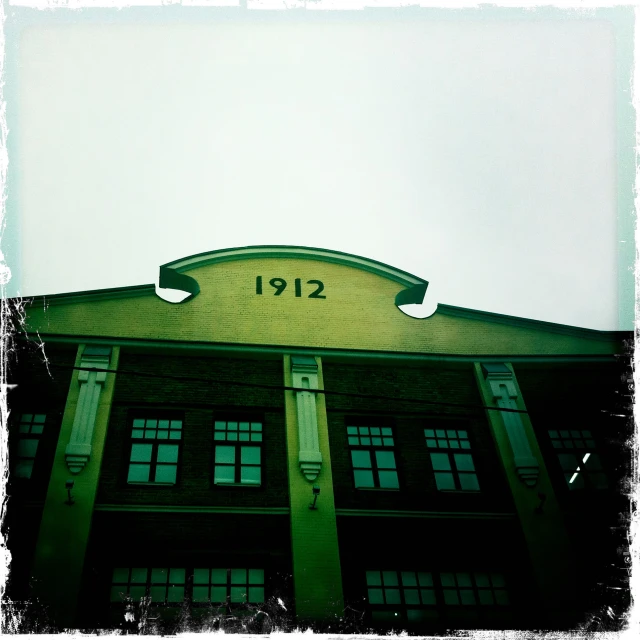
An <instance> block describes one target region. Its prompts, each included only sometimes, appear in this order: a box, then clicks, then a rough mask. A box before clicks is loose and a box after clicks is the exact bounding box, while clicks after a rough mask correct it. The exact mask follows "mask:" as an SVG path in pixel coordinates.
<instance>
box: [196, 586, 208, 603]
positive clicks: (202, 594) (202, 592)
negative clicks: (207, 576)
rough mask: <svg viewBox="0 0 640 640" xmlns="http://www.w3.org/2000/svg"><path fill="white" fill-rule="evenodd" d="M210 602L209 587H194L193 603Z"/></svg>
mask: <svg viewBox="0 0 640 640" xmlns="http://www.w3.org/2000/svg"><path fill="white" fill-rule="evenodd" d="M208 600H209V587H196V586H194V587H193V601H194V602H208Z"/></svg>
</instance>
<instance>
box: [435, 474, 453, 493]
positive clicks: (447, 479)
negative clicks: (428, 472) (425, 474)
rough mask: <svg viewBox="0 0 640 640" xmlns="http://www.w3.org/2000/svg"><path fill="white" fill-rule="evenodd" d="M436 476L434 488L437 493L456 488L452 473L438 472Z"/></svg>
mask: <svg viewBox="0 0 640 640" xmlns="http://www.w3.org/2000/svg"><path fill="white" fill-rule="evenodd" d="M435 475H436V487H437V488H438V490H439V491H448V490H452V489H455V488H456V485H455V482H454V480H453V474H452V473H442V472H440V471H439V472H438V473H436V474H435Z"/></svg>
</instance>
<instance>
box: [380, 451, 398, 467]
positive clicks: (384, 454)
mask: <svg viewBox="0 0 640 640" xmlns="http://www.w3.org/2000/svg"><path fill="white" fill-rule="evenodd" d="M376 464H377V466H378V469H395V468H396V459H395V456H394V454H393V451H376Z"/></svg>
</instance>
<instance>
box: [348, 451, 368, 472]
mask: <svg viewBox="0 0 640 640" xmlns="http://www.w3.org/2000/svg"><path fill="white" fill-rule="evenodd" d="M351 462H353V466H354V467H356V468H358V469H363V468H364V469H370V468H371V455H370V453H369V452H368V451H352V452H351Z"/></svg>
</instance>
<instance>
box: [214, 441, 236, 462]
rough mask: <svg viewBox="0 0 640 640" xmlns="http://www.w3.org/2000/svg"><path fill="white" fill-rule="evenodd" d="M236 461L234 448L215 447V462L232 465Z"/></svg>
mask: <svg viewBox="0 0 640 640" xmlns="http://www.w3.org/2000/svg"><path fill="white" fill-rule="evenodd" d="M235 461H236V448H235V447H227V446H225V445H216V462H217V463H227V464H233V463H234V462H235Z"/></svg>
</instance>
